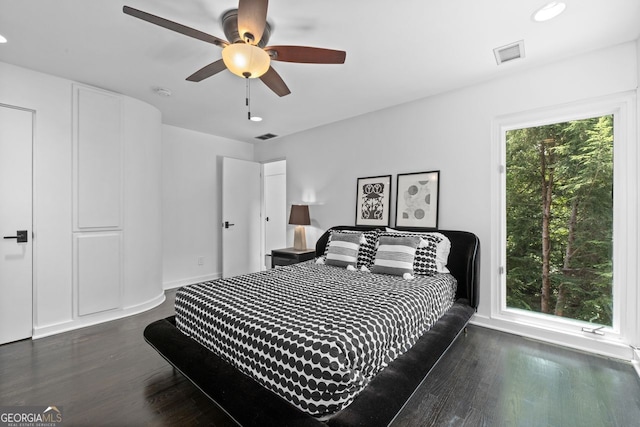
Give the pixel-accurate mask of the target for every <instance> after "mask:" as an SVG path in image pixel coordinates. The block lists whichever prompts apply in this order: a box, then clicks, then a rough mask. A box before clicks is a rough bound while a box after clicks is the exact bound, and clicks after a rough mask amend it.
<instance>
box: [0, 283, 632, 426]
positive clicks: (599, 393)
mask: <svg viewBox="0 0 640 427" xmlns="http://www.w3.org/2000/svg"><path fill="white" fill-rule="evenodd" d="M174 299H175V292H174V291H170V292H167V301H165V302H164V303H163V304H162V305H161V306H159V307H157V308H155V309H153V310H150V311H147V312H145V313H142V314H139V315H136V316H131V317H128V318H125V319H120V320H116V321H113V322H108V323H103V324H100V325H96V326H91V327H87V328H83V329H79V330H76V331H71V332H67V333H63V334H58V335H55V336H51V337H47V338H42V339H38V340H35V341H31V340H24V341H19V342H16V343H11V344H5V345H2V346H0V406H12V405H20V406H27V405H57V406H62V407H63V411H64V412H63V414H64V425H65V426H86V425H91V426H102V425H105V426H106V425H115V426H142V425H145V426H198V425H203V426H204V425H209V426H219V427H227V426H233V425H235V424H234V423H233V422H232V421H231V420H229V418H228V417H227V416H226V415H225V413H224V412H223V411H222V410H221V409H220V408H218V407H217V406H216V405H215V404H214V403H212V402H211V401H210V400H209V399H208V398H207V397H205V396H204V395H203V394H202V393H201V392H200V391H199V390H198V389H197V388H196V387H195V386H194V385H193V384H191V383H190V382H189V381H188V380H187V379H185V378H184V377H183V376H182V375H181V374H180V373H178V372H176V371H175V370H174V369H173V368H172V367H171V366H170V365H169V364H168V363H167V362H166V361H165V360H164V359H163V358H162V357H161V356H160V355H158V353H156V352H155V351H154V350H153V349H152V348H151V347H150V346H149V345H147V344H146V343H145V342H144V339H143V336H142V331H143V330H144V328H145V327H146V325H148V324H149V323H151V322H153V321H155V320H158V319H161V318H164V317H167V316H170V315H172V314H173V302H174ZM247 410H250V408H247ZM638 420H640V380H639V379H638V376H637V375H636V373H635V371H634V370H633V368H632V366H631V365H629V364H627V363H623V362H620V361H616V360H609V359H606V358H602V357H598V356H594V355H589V354H585V353H580V352H575V351H571V350H568V349H564V348H561V347H555V346H551V345H547V344H544V343H540V342H536V341H531V340H526V339H523V338H521V337H517V336H514V335H510V334H505V333H502V332H497V331H492V330H488V329H484V328H480V327H474V326H470V327H469V333H468V334H467V335H466V336H465V335H461V336H460V337H459V338H458V340H457V341H456V342H455V343H454V344H453V346H452V347H451V349H450V350H449V352H448V354H447V355H446V356H445V357H444V358H443V359H441V360H440V362H439V363H438V364H437V365H436V367H435V368H434V370H433V371H432V372H431V374H429V376H428V378H427V380H426V381H425V382H424V383H423V384H422V385H421V387H420V388H419V389H418V391H417V392H416V393H415V394H414V396H413V397H412V399H411V400H410V401H409V402H408V404H407V405H406V406H405V408H404V409H403V411H402V412H401V414H400V415H399V416H398V417H397V418H396V420H395V421H394V422H393V423H392V426H393V427H401V426H434V427H440V426H473V427H476V426H490V427H493V426H534V427H536V426H558V427H561V426H566V427H571V426H580V427H583V426H624V427H627V426H632V425H639V423H638Z"/></svg>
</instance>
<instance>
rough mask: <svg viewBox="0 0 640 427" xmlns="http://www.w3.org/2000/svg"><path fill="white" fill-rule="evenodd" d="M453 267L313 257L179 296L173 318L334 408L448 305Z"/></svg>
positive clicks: (219, 350)
mask: <svg viewBox="0 0 640 427" xmlns="http://www.w3.org/2000/svg"><path fill="white" fill-rule="evenodd" d="M455 291H456V280H455V279H454V278H453V276H451V275H449V274H438V275H436V276H416V278H415V279H413V280H404V279H403V278H402V277H398V276H390V275H384V274H374V273H369V272H364V271H359V270H356V271H349V270H347V269H343V268H339V267H334V266H328V265H320V264H315V263H314V262H313V261H309V262H304V263H300V264H295V265H292V266H288V267H281V268H277V269H273V270H268V271H264V272H260V273H254V274H249V275H244V276H237V277H233V278H229V279H220V280H217V281H213V282H204V283H200V284H197V285H190V286H186V287H183V288H181V289H180V290H178V292H177V294H176V302H175V308H176V325H177V327H178V329H179V330H180V331H182V332H183V333H184V334H186V335H189V336H191V337H192V338H193V339H195V340H196V341H198V342H199V343H201V344H202V345H204V346H205V347H207V348H208V349H210V350H211V351H213V352H215V353H216V354H218V355H219V356H220V357H222V358H223V359H225V360H226V361H227V362H229V363H231V364H232V365H234V366H235V367H236V368H237V369H239V370H240V371H242V372H244V373H245V374H247V375H249V376H251V377H252V378H254V379H255V380H256V381H258V382H259V383H260V384H262V385H263V386H264V387H266V388H268V389H269V390H271V391H273V392H274V393H276V394H278V395H279V396H281V397H283V398H284V399H286V400H287V401H289V402H290V403H292V404H293V405H294V406H296V407H297V408H299V409H300V410H302V411H304V412H306V413H308V414H311V415H314V416H318V417H321V416H328V415H330V414H332V413H335V412H337V411H339V410H340V409H342V408H344V407H345V406H347V405H348V404H349V403H351V402H352V401H353V399H354V398H355V397H356V396H357V394H358V393H359V392H360V391H361V390H362V389H363V388H364V387H365V386H366V385H367V384H368V383H369V381H370V380H371V379H372V378H373V377H374V376H375V375H376V374H377V373H378V372H379V371H381V370H382V369H383V368H384V367H385V366H387V365H388V363H389V362H391V361H392V360H393V359H395V358H396V357H398V356H399V355H401V354H402V353H404V352H405V351H407V350H408V349H409V348H411V346H413V344H414V343H415V342H416V341H417V340H418V339H419V338H420V336H421V335H422V334H424V333H425V332H426V331H427V330H429V329H430V328H431V326H432V325H433V324H434V323H435V322H436V321H437V320H438V319H439V318H440V317H441V316H442V315H443V314H444V313H445V312H446V311H447V310H448V309H449V308H450V307H451V306H452V304H453V300H454V299H455Z"/></svg>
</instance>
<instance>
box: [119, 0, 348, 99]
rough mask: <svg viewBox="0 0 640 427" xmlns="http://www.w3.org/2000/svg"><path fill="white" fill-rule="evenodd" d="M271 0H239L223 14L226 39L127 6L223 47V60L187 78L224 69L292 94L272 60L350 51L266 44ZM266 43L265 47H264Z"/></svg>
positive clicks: (336, 59) (331, 58) (330, 57)
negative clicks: (235, 5)
mask: <svg viewBox="0 0 640 427" xmlns="http://www.w3.org/2000/svg"><path fill="white" fill-rule="evenodd" d="M268 3H269V2H268V0H239V4H238V9H232V10H229V11H227V12H225V13H224V14H223V15H222V28H223V30H224V34H225V36H226V37H227V40H228V41H227V40H223V39H220V38H218V37H215V36H212V35H210V34H207V33H203V32H202V31H199V30H196V29H194V28H190V27H187V26H185V25H182V24H178V23H177V22H173V21H170V20H168V19H165V18H161V17H159V16H156V15H152V14H150V13H147V12H143V11H141V10H138V9H134V8H132V7H129V6H124V7H123V8H122V11H123V12H124V13H126V14H127V15H130V16H133V17H135V18H139V19H142V20H143V21H147V22H150V23H152V24H155V25H159V26H161V27H164V28H167V29H169V30H172V31H176V32H178V33H180V34H184V35H186V36H189V37H193V38H195V39H198V40H202V41H204V42H207V43H211V44H214V45H216V46H218V47H221V48H222V59H219V60H217V61H215V62H212V63H211V64H209V65H206V66H204V67H202V68H201V69H200V70H198V71H196V72H195V73H193V74H192V75H190V76H189V77H187V80H189V81H192V82H199V81H202V80H204V79H206V78H208V77H211V76H213V75H215V74H217V73H219V72H221V71H222V70H224V69H228V70H229V71H231V72H232V73H234V74H236V75H238V76H240V77H244V78H260V80H262V82H263V83H264V84H266V85H267V86H268V87H269V89H271V90H272V91H273V92H275V93H276V94H277V95H278V96H285V95H288V94H290V93H291V91H290V90H289V88H288V87H287V85H286V84H285V82H284V81H283V80H282V78H281V77H280V75H279V74H278V73H277V72H276V71H275V70H274V69H273V67H272V66H271V61H284V62H297V63H307V64H343V63H344V61H345V58H346V55H347V53H346V52H344V51H341V50H333V49H323V48H317V47H308V46H266V44H267V43H268V42H269V37H270V36H271V26H270V25H269V23H268V22H267V7H268ZM265 46H266V47H265Z"/></svg>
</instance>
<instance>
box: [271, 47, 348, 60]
mask: <svg viewBox="0 0 640 427" xmlns="http://www.w3.org/2000/svg"><path fill="white" fill-rule="evenodd" d="M264 50H266V51H267V52H275V55H272V57H271V59H273V60H274V61H284V62H298V63H304V64H344V61H345V59H346V57H347V52H345V51H343V50H333V49H322V48H319V47H307V46H267V47H266V48H264Z"/></svg>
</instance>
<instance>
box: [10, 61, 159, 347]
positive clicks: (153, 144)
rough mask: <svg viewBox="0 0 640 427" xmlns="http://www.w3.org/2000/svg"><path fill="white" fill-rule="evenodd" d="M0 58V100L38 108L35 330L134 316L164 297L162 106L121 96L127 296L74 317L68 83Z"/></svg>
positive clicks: (43, 331)
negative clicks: (116, 304) (112, 306)
mask: <svg viewBox="0 0 640 427" xmlns="http://www.w3.org/2000/svg"><path fill="white" fill-rule="evenodd" d="M73 83H74V82H72V81H69V80H65V79H61V78H58V77H54V76H51V75H47V74H43V73H38V72H35V71H31V70H28V69H25V68H21V67H16V66H14V65H10V64H6V63H2V62H0V103H3V104H8V105H14V106H19V107H23V108H28V109H32V110H35V111H36V118H35V134H34V154H33V155H34V231H35V239H34V336H35V337H38V336H44V335H47V334H50V333H56V332H61V331H64V330H68V329H73V328H77V327H81V326H85V325H87V324H91V323H95V322H98V321H104V320H108V319H111V318H116V317H121V316H123V315H127V314H133V313H135V312H138V311H140V310H143V309H146V308H150V307H151V306H153V305H155V304H158V303H160V302H162V300H163V299H164V295H163V292H162V283H161V267H160V263H161V256H160V255H161V251H160V245H161V241H160V238H159V236H160V233H161V221H160V218H161V213H160V166H161V164H160V158H161V157H160V153H161V151H160V148H161V147H160V112H159V111H158V110H157V109H155V108H153V107H151V106H150V105H147V104H144V103H142V102H139V101H136V100H134V99H131V98H128V97H124V96H123V97H122V105H123V133H122V135H123V138H124V144H125V153H124V179H125V186H124V188H125V193H124V200H125V206H124V223H125V238H124V257H125V267H124V295H123V297H124V298H123V305H122V307H121V309H120V310H117V311H115V312H107V313H102V314H100V315H99V316H95V317H91V316H89V317H85V318H83V319H80V318H78V316H77V315H76V310H75V307H74V306H73V300H74V295H73V277H72V265H73V262H72V256H73V249H72V205H73V203H72V187H73V185H72V179H73V170H72V84H73Z"/></svg>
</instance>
